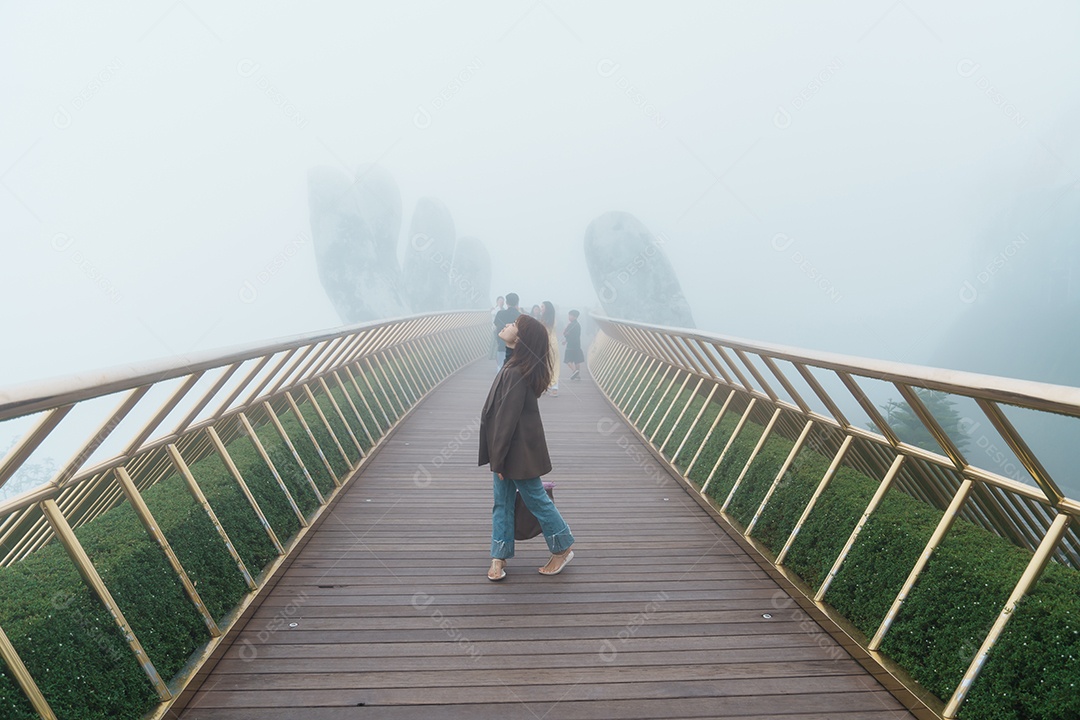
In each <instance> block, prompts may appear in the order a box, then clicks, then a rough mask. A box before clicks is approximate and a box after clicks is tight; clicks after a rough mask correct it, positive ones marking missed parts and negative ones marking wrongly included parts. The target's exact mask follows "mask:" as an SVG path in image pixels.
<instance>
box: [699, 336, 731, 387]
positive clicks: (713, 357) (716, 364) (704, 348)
mask: <svg viewBox="0 0 1080 720" xmlns="http://www.w3.org/2000/svg"><path fill="white" fill-rule="evenodd" d="M694 343H695V344H696V345H697V346H698V349H699V350H701V354H702V356H704V358H705V359H706V360H708V361H709V365H710V366H712V368H713V369H714V370H716V372H718V373H720V377H722V378H723V379H724V382H725V383H727V384H728V385H729V386H731V387H734V386H735V381H734V380H732V379H731V375H729V374H728V368H726V367H724V363H723V361H721V360H719V359H718V357H717V353H716V348H715V347H713V346H712V344H710V343H705V342H702V341H701V340H696V339H695V340H694ZM710 348H712V352H709V349H710Z"/></svg>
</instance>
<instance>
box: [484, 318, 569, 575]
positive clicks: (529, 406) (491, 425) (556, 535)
mask: <svg viewBox="0 0 1080 720" xmlns="http://www.w3.org/2000/svg"><path fill="white" fill-rule="evenodd" d="M499 337H500V338H502V340H503V342H505V343H506V345H507V346H508V347H512V348H513V349H514V352H513V354H512V355H511V356H510V359H509V360H507V361H506V364H505V365H504V366H503V368H502V370H500V371H499V374H498V375H496V376H495V381H494V382H493V383H492V385H491V390H490V391H488V396H487V401H486V402H485V403H484V409H483V411H482V412H481V414H480V462H479V464H480V465H490V466H491V473H492V487H493V494H494V500H495V502H494V505H493V507H492V510H491V567H490V568H489V569H488V580H502V579H503V578H504V577H506V569H505V568H506V561H507V560H509V559H510V558H512V557H514V499H515V490H516V491H517V492H519V493H521V499H522V500H524V501H525V506H526V507H528V508H529V510H530V511H531V512H532V514H533V515H535V516H536V519H537V520H538V521H539V522H540V528H541V530H542V531H543V533H544V539H545V540H546V541H547V545H548V549H549V550H550V551H551V558H550V559H549V560H548V562H547V564H546V565H544V567H542V568H540V574H541V575H557V574H558V573H560V572H562V569H563V568H564V567H566V565H567V564H568V563H569V562H570V561H571V560H572V559H573V558H574V553H573V551H572V550H571V549H570V548H571V546H572V545H573V544H574V536H573V535H572V534H571V532H570V528H569V526H568V525H567V524H566V521H565V520H563V517H562V515H560V514H559V510H558V508H556V507H555V503H554V502H552V500H551V498H549V497H548V495H547V493H546V492H544V484H543V482H542V481H541V480H540V476H541V475H545V474H547V473H549V472H551V457H550V456H549V455H548V448H547V439H546V438H545V437H544V425H543V422H542V421H541V419H540V407H539V405H538V403H537V402H536V399H537V398H538V397H540V395H542V394H543V392H544V391H545V390H546V389H547V387H548V384H549V383H550V382H551V353H550V347H551V342H550V340H549V339H548V333H547V330H546V329H545V328H544V326H543V325H542V324H541V323H540V322H538V321H537V320H534V319H533V318H532V317H530V316H528V315H521V316H520V317H518V319H517V320H516V321H514V322H513V323H509V324H507V325H506V327H504V328H503V329H502V331H500V333H499Z"/></svg>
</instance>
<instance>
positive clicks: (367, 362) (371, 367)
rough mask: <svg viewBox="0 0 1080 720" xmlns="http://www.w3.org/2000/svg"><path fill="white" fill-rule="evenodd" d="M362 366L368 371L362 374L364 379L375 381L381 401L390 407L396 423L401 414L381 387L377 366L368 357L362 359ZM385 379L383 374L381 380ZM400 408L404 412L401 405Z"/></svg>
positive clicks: (395, 396)
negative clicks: (380, 394) (368, 378)
mask: <svg viewBox="0 0 1080 720" xmlns="http://www.w3.org/2000/svg"><path fill="white" fill-rule="evenodd" d="M364 364H365V365H367V369H368V372H367V373H365V374H364V377H365V379H366V378H367V377H368V376H370V377H371V378H373V379H374V380H375V384H376V385H377V386H378V388H379V392H381V393H382V396H383V399H384V400H386V404H387V405H388V406H389V407H390V412H392V413H394V422H397V420H398V418H399V417H401V412H399V411H398V406H397V405H395V404H394V402H393V399H392V398H391V397H390V393H388V392H387V391H386V388H385V387H383V382H382V380H380V379H379V373H378V371H377V370H376V367H378V364H377V363H373V362H372V361H371V358H370V357H368V356H365V357H364ZM385 377H386V375H385V373H384V374H383V378H384V379H385ZM391 389H393V388H391ZM394 398H397V393H396V392H395V393H394ZM398 403H399V404H400V400H398ZM401 407H402V411H404V406H403V405H402V406H401Z"/></svg>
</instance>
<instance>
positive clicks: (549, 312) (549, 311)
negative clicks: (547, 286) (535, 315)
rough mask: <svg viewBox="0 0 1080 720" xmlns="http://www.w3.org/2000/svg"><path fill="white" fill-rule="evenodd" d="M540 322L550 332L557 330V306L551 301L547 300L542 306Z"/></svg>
mask: <svg viewBox="0 0 1080 720" xmlns="http://www.w3.org/2000/svg"><path fill="white" fill-rule="evenodd" d="M540 320H541V321H542V322H543V323H544V327H546V328H547V329H548V330H554V329H555V305H554V304H552V302H551V301H550V300H545V301H544V302H543V304H542V305H541V306H540Z"/></svg>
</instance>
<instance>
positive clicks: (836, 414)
mask: <svg viewBox="0 0 1080 720" xmlns="http://www.w3.org/2000/svg"><path fill="white" fill-rule="evenodd" d="M792 364H793V365H794V366H795V369H796V370H798V371H799V374H800V375H802V377H803V380H805V381H806V384H807V385H809V386H810V389H811V390H813V391H814V394H815V395H817V396H818V400H820V401H821V402H822V404H823V405H824V406H825V407H826V409H827V410H828V411H829V413H830V414H832V416H833V419H834V420H836V422H838V423H840V426H841V427H842V428H843V429H845V430H846V429H847V428H848V427H849V426H850V425H851V423H849V422H848V421H847V418H846V417H845V416H844V413H843V411H841V410H840V408H839V406H837V404H836V403H835V402H834V401H833V399H832V396H831V395H829V393H827V392H825V388H823V387H822V386H821V383H820V382H818V379H817V378H816V377H814V375H813V373H811V372H810V370H809V369H808V368H807V367H806V365H804V364H802V363H800V362H793V363H792Z"/></svg>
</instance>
